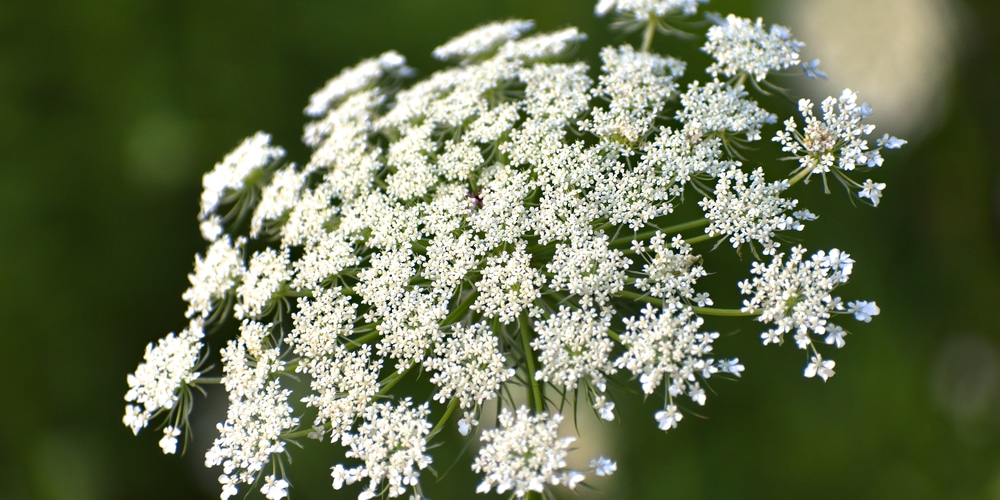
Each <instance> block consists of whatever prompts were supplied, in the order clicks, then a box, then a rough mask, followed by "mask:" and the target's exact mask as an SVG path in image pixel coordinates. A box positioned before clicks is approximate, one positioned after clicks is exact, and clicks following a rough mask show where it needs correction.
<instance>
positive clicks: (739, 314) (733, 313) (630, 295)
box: [609, 290, 760, 340]
mask: <svg viewBox="0 0 1000 500" xmlns="http://www.w3.org/2000/svg"><path fill="white" fill-rule="evenodd" d="M618 296H619V297H624V298H626V299H632V300H638V301H640V302H647V303H649V304H653V305H656V306H661V307H662V306H663V299H658V298H656V297H650V296H649V295H644V294H641V293H638V292H633V291H630V290H622V291H620V292H618ZM691 309H692V310H693V311H694V312H695V313H696V314H699V315H702V316H725V317H731V318H746V317H752V316H757V315H758V314H760V311H756V310H755V311H749V312H744V311H743V310H742V309H721V308H717V307H698V306H694V307H692V308H691ZM610 333H613V332H609V334H610ZM612 338H614V339H615V340H618V339H617V338H615V336H612Z"/></svg>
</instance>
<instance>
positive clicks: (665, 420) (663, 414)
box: [654, 404, 684, 431]
mask: <svg viewBox="0 0 1000 500" xmlns="http://www.w3.org/2000/svg"><path fill="white" fill-rule="evenodd" d="M654 417H655V418H656V422H657V425H658V426H659V427H660V430H661V431H668V430H670V429H674V428H676V427H677V423H678V422H680V421H681V419H682V418H684V414H683V413H681V412H679V411H677V405H672V404H670V405H667V407H666V408H665V409H663V410H660V411H658V412H656V415H654Z"/></svg>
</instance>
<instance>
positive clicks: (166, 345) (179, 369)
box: [122, 319, 205, 450]
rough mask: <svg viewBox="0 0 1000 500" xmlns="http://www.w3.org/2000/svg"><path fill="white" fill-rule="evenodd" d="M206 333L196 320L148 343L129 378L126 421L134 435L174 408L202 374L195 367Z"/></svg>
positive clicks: (124, 421) (126, 394) (123, 420)
mask: <svg viewBox="0 0 1000 500" xmlns="http://www.w3.org/2000/svg"><path fill="white" fill-rule="evenodd" d="M204 336H205V333H204V331H203V330H202V321H201V320H200V319H195V320H192V321H191V323H190V324H189V325H188V327H187V328H186V329H184V330H183V331H181V333H180V334H176V335H175V334H173V333H171V334H169V335H167V336H166V337H164V338H162V339H160V340H158V341H157V342H156V343H155V344H153V343H150V344H148V345H147V346H146V353H145V354H144V355H143V362H142V363H140V364H139V366H138V367H136V369H135V372H134V373H131V374H129V375H128V377H127V378H126V379H127V382H128V387H129V389H128V392H126V393H125V401H126V402H127V403H130V404H128V405H126V406H125V416H124V417H123V418H122V422H123V423H124V424H125V425H126V426H127V427H129V428H130V429H132V433H133V434H139V431H140V430H141V429H142V428H143V427H145V426H146V424H147V423H148V422H149V419H150V418H152V417H153V416H154V415H156V414H158V413H159V412H161V411H163V410H172V409H174V406H175V405H176V404H177V402H178V400H179V396H178V391H180V390H181V389H182V387H183V386H185V385H188V384H190V383H192V382H194V381H195V380H196V379H197V378H198V377H199V376H200V373H198V372H197V371H195V369H196V367H197V366H198V364H199V357H200V356H199V355H200V352H201V349H202V347H203V345H202V342H201V339H202V338H203V337H204ZM164 450H166V448H164Z"/></svg>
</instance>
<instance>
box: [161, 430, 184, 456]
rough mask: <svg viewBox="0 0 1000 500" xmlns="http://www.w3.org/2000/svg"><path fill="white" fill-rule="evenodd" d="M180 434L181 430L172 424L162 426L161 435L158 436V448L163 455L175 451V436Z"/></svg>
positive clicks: (171, 453)
mask: <svg viewBox="0 0 1000 500" xmlns="http://www.w3.org/2000/svg"><path fill="white" fill-rule="evenodd" d="M180 435H181V430H180V429H179V428H177V427H174V426H172V425H168V426H166V427H164V428H163V437H162V438H160V448H161V449H163V454H164V455H173V454H174V453H177V436H180Z"/></svg>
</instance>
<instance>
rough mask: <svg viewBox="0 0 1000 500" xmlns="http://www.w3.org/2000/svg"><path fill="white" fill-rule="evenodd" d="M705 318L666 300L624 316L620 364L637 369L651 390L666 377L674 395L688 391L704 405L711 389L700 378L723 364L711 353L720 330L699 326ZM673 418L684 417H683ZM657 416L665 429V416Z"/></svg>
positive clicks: (645, 388)
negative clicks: (702, 385)
mask: <svg viewBox="0 0 1000 500" xmlns="http://www.w3.org/2000/svg"><path fill="white" fill-rule="evenodd" d="M703 322H704V320H703V319H702V318H700V317H698V316H697V315H695V314H694V312H693V311H692V309H691V308H690V307H686V306H677V305H675V304H671V303H667V304H664V307H663V309H661V310H657V309H656V308H654V307H653V306H652V305H650V304H646V307H644V308H643V309H642V311H641V315H640V316H638V317H630V318H625V320H624V323H625V333H624V334H622V337H621V339H622V344H623V345H625V348H626V351H625V352H624V353H623V354H622V355H621V356H620V357H619V358H618V359H616V360H615V366H616V367H618V368H625V369H628V370H629V371H630V372H632V373H633V374H635V376H636V377H638V379H639V383H640V384H642V391H643V392H644V393H646V394H652V393H653V392H654V391H655V390H656V388H657V387H659V386H660V384H661V383H663V381H664V379H666V381H667V395H668V398H669V399H670V400H672V399H673V398H674V397H676V396H681V395H686V396H688V397H689V398H691V400H692V401H694V402H695V403H697V404H699V405H704V404H705V398H706V394H705V390H704V389H703V388H702V387H701V384H700V383H699V379H708V378H711V376H712V375H713V374H715V373H717V372H719V371H720V365H719V364H718V363H717V362H716V360H715V359H714V358H712V357H711V353H712V349H713V348H712V343H713V342H715V340H716V339H718V338H719V334H718V333H716V332H700V331H698V330H699V329H700V328H701V326H702V324H703ZM735 362H737V361H736V360H730V361H729V362H728V363H730V364H732V363H735ZM678 415H679V414H678ZM671 418H672V419H673V420H674V421H675V422H676V421H679V420H680V417H679V416H678V417H676V418H673V417H671ZM657 420H659V421H661V425H660V427H661V428H663V424H662V420H661V419H660V418H659V417H657ZM671 427H672V426H671Z"/></svg>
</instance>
